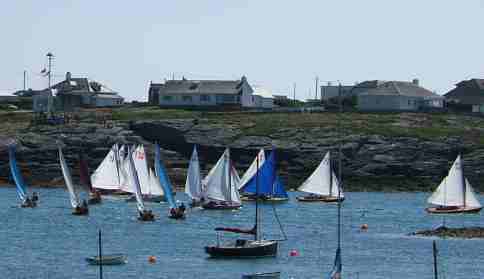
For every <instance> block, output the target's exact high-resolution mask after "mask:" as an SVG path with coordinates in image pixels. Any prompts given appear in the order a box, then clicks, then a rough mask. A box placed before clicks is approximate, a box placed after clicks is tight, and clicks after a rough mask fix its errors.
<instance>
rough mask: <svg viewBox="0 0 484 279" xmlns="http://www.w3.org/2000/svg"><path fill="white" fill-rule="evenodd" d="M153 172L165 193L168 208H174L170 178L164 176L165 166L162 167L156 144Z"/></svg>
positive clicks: (158, 147) (158, 148)
mask: <svg viewBox="0 0 484 279" xmlns="http://www.w3.org/2000/svg"><path fill="white" fill-rule="evenodd" d="M155 172H156V175H157V176H158V179H159V180H160V184H161V187H163V192H165V197H166V200H167V201H168V204H170V208H176V207H177V206H176V202H175V198H174V197H173V192H172V190H171V189H172V187H171V182H170V178H169V177H168V175H167V174H166V170H165V166H163V163H162V162H161V158H160V146H159V145H158V144H156V147H155Z"/></svg>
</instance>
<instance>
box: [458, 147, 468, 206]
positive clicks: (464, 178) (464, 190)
mask: <svg viewBox="0 0 484 279" xmlns="http://www.w3.org/2000/svg"><path fill="white" fill-rule="evenodd" d="M459 157H460V169H461V174H462V177H461V179H462V187H463V188H464V189H463V193H464V194H463V195H462V199H463V201H462V204H463V205H464V207H466V190H467V187H466V177H465V176H464V160H462V156H461V155H460V154H459Z"/></svg>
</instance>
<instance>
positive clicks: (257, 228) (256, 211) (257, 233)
mask: <svg viewBox="0 0 484 279" xmlns="http://www.w3.org/2000/svg"><path fill="white" fill-rule="evenodd" d="M254 240H256V241H257V240H259V154H257V170H256V172H255V236H254Z"/></svg>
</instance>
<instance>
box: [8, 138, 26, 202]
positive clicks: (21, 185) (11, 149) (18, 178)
mask: <svg viewBox="0 0 484 279" xmlns="http://www.w3.org/2000/svg"><path fill="white" fill-rule="evenodd" d="M8 158H9V161H10V172H11V173H12V177H13V180H14V181H15V185H16V186H17V193H18V196H19V197H20V199H21V200H22V201H25V199H27V186H26V185H25V182H24V179H23V178H22V174H21V173H20V171H19V169H18V167H17V159H16V158H15V145H13V144H11V145H9V146H8Z"/></svg>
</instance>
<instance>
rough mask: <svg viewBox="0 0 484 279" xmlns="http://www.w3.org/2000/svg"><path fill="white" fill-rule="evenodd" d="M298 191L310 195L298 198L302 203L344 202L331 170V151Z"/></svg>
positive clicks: (337, 182)
mask: <svg viewBox="0 0 484 279" xmlns="http://www.w3.org/2000/svg"><path fill="white" fill-rule="evenodd" d="M298 190H299V191H301V192H306V193H309V195H306V196H301V197H297V198H296V199H297V200H298V201H300V202H338V201H339V200H341V201H344V195H343V192H342V190H341V189H340V183H339V181H338V178H337V177H336V174H335V173H334V172H333V170H332V168H331V157H330V153H329V151H328V152H327V153H326V155H325V156H324V158H323V160H322V161H321V163H320V164H319V166H318V167H317V168H316V169H315V170H314V172H313V173H312V174H311V175H310V176H309V177H308V179H306V181H304V182H303V184H302V185H301V186H299V188H298Z"/></svg>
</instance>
